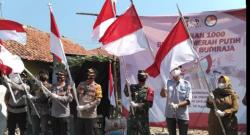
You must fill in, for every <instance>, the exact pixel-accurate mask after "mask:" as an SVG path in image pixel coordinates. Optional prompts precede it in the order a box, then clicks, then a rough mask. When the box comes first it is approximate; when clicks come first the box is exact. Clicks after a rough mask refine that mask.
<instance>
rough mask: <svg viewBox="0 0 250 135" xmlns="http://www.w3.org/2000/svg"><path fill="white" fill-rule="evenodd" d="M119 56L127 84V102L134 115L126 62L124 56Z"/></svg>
mask: <svg viewBox="0 0 250 135" xmlns="http://www.w3.org/2000/svg"><path fill="white" fill-rule="evenodd" d="M121 58H122V63H123V66H124V73H125V79H126V86H127V89H128V95H129V104H130V107H131V111H132V115H135V112H134V108H133V106H131V101H132V95H131V89H130V84H129V80H128V70H127V64H126V62H125V59H124V57H123V56H121Z"/></svg>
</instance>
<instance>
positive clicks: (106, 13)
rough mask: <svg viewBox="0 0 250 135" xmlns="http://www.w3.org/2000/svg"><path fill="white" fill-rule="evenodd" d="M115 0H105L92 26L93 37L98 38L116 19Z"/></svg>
mask: <svg viewBox="0 0 250 135" xmlns="http://www.w3.org/2000/svg"><path fill="white" fill-rule="evenodd" d="M115 16H116V9H115V0H106V1H105V3H104V4H103V6H102V9H101V11H100V13H99V15H98V17H97V19H96V21H95V24H94V26H93V35H92V36H93V38H94V39H95V40H99V39H100V38H101V37H102V36H103V34H104V33H105V31H106V30H107V28H108V27H109V26H110V25H111V24H112V23H113V22H114V21H115V19H116V17H115Z"/></svg>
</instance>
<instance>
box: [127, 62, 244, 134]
mask: <svg viewBox="0 0 250 135" xmlns="http://www.w3.org/2000/svg"><path fill="white" fill-rule="evenodd" d="M181 73H182V70H181V66H179V67H176V68H174V69H173V70H172V71H171V72H170V78H171V79H169V80H168V81H167V86H164V87H163V88H162V90H161V92H160V95H161V97H163V98H167V99H166V101H167V102H166V108H165V117H166V123H167V128H168V133H169V135H176V129H177V126H176V125H178V128H179V134H180V135H187V134H188V124H189V120H190V118H189V110H188V109H189V105H190V104H191V100H192V86H191V84H190V83H189V82H188V81H187V80H185V79H183V77H182V75H181ZM142 78H143V79H142ZM146 79H147V73H145V72H144V71H138V82H139V83H138V84H134V85H130V91H131V94H129V92H128V90H129V89H128V88H127V87H125V91H124V92H125V95H126V96H127V97H129V96H131V97H132V98H131V99H132V100H131V101H130V104H131V106H130V112H129V118H128V130H127V135H150V130H149V119H148V111H149V108H150V107H152V104H153V98H152V97H154V96H153V94H154V93H153V90H152V89H151V88H149V87H148V86H146V85H145V81H146ZM217 86H218V87H217V88H216V89H215V90H213V91H211V92H209V95H208V98H207V102H206V103H207V107H208V108H210V112H209V116H208V133H209V135H223V134H224V133H223V129H224V130H225V133H226V135H237V134H238V121H237V117H236V113H237V111H238V109H239V102H238V95H237V94H236V92H235V91H234V90H233V89H232V84H231V81H230V78H229V77H227V76H225V75H221V76H220V77H219V79H218V85H217ZM243 103H244V104H245V105H246V97H244V100H243ZM219 119H221V121H222V125H221V124H220V122H219Z"/></svg>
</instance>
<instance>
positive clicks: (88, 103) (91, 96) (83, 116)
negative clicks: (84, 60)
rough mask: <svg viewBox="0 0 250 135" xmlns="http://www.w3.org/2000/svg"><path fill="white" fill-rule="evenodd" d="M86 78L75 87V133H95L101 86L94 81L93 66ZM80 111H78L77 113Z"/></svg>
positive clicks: (95, 134)
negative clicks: (76, 96)
mask: <svg viewBox="0 0 250 135" xmlns="http://www.w3.org/2000/svg"><path fill="white" fill-rule="evenodd" d="M87 76H88V78H87V80H86V81H83V82H81V83H80V84H79V85H78V87H77V92H78V98H79V104H80V105H79V106H77V110H78V114H77V135H97V134H99V133H98V131H97V129H96V128H97V127H96V124H97V123H96V118H97V106H98V105H99V104H100V102H101V98H102V88H101V85H99V84H98V83H96V82H95V77H96V73H95V70H94V69H93V68H89V69H88V72H87ZM79 112H80V113H79Z"/></svg>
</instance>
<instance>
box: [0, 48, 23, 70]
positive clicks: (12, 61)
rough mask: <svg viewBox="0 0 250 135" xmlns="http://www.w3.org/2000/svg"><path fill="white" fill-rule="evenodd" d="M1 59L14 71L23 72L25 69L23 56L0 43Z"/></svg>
mask: <svg viewBox="0 0 250 135" xmlns="http://www.w3.org/2000/svg"><path fill="white" fill-rule="evenodd" d="M0 60H1V63H3V64H4V65H6V66H8V67H10V68H11V69H12V73H22V72H23V70H24V64H23V61H22V60H21V58H20V57H19V56H17V55H13V54H11V53H10V52H9V51H8V50H7V49H6V48H5V47H4V46H2V45H1V44H0Z"/></svg>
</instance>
